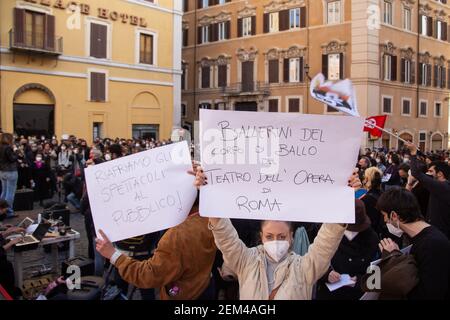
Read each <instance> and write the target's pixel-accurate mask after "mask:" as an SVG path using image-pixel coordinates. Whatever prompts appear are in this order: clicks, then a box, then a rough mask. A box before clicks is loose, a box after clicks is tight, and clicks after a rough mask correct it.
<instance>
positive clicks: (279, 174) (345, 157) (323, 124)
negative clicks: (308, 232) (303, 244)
mask: <svg viewBox="0 0 450 320" xmlns="http://www.w3.org/2000/svg"><path fill="white" fill-rule="evenodd" d="M363 126H364V119H362V118H359V117H345V116H320V115H298V114H283V113H262V112H233V111H213V110H203V109H202V110H200V144H201V150H200V153H201V162H202V166H203V168H204V170H205V174H206V176H207V178H208V184H207V185H206V186H205V187H203V188H202V189H201V193H200V214H201V215H202V216H208V217H229V218H243V219H261V220H285V221H305V222H333V223H353V222H354V216H355V211H354V201H355V200H354V198H355V196H354V191H353V189H351V188H349V187H347V180H348V178H349V176H350V174H351V173H352V170H353V169H354V166H355V162H356V159H357V156H358V151H359V148H360V143H361V140H362V128H363Z"/></svg>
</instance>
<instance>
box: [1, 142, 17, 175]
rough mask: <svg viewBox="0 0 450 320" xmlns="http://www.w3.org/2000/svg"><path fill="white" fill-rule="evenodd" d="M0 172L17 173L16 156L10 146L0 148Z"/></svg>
mask: <svg viewBox="0 0 450 320" xmlns="http://www.w3.org/2000/svg"><path fill="white" fill-rule="evenodd" d="M0 171H17V154H16V153H15V152H14V150H13V148H11V146H8V145H1V146H0Z"/></svg>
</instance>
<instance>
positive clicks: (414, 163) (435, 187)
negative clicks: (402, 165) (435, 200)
mask: <svg viewBox="0 0 450 320" xmlns="http://www.w3.org/2000/svg"><path fill="white" fill-rule="evenodd" d="M406 146H407V147H408V149H409V151H410V153H411V174H412V175H413V177H414V178H416V179H417V180H418V181H419V182H420V183H421V184H422V185H423V186H424V187H425V188H426V189H427V190H428V191H429V192H430V193H434V194H439V193H442V192H443V190H442V186H443V185H442V183H441V182H439V181H437V180H435V179H433V177H431V176H429V175H427V174H425V173H423V172H422V171H421V170H420V166H419V159H417V147H416V146H415V145H414V144H412V143H407V144H406Z"/></svg>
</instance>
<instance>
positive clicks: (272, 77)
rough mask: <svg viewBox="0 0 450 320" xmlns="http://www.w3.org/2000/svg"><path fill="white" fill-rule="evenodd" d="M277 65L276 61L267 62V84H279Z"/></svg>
mask: <svg viewBox="0 0 450 320" xmlns="http://www.w3.org/2000/svg"><path fill="white" fill-rule="evenodd" d="M279 64H280V63H279V61H278V59H273V60H269V83H278V82H279Z"/></svg>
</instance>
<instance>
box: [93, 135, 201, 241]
mask: <svg viewBox="0 0 450 320" xmlns="http://www.w3.org/2000/svg"><path fill="white" fill-rule="evenodd" d="M189 169H192V165H191V158H190V152H189V149H188V146H187V143H186V141H184V142H180V143H176V144H171V145H167V146H164V147H160V148H156V149H152V150H149V151H145V152H141V153H137V154H134V155H130V156H127V157H123V158H119V159H117V160H114V161H109V162H106V163H102V164H99V165H95V166H92V167H89V168H87V169H86V171H85V173H86V183H87V190H88V195H89V201H90V205H91V210H92V217H93V220H94V224H95V229H96V230H99V229H102V230H103V231H104V232H105V233H106V235H107V236H108V237H109V239H110V240H111V241H119V240H123V239H127V238H131V237H135V236H139V235H143V234H147V233H151V232H155V231H160V230H164V229H167V228H171V227H174V226H176V225H178V224H180V223H181V222H183V221H184V220H185V219H186V217H187V215H188V213H189V211H190V209H191V207H192V205H193V203H194V201H195V198H196V195H197V191H196V189H195V187H194V185H193V183H194V177H193V176H190V175H188V174H187V173H186V172H187V171H188V170H189Z"/></svg>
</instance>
